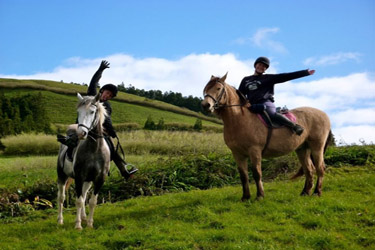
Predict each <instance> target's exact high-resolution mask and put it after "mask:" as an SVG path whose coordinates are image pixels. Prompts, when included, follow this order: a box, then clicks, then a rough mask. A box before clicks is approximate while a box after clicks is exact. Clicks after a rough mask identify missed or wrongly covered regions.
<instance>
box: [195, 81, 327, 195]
mask: <svg viewBox="0 0 375 250" xmlns="http://www.w3.org/2000/svg"><path fill="white" fill-rule="evenodd" d="M226 77H227V74H226V75H225V76H223V77H222V78H219V77H214V76H212V77H211V80H210V81H209V82H208V83H207V85H206V87H205V88H204V100H203V101H202V107H203V108H204V109H205V110H207V111H210V112H211V113H215V114H217V115H218V116H219V117H221V119H222V120H223V122H224V140H225V143H226V145H227V146H228V147H229V148H230V150H231V151H232V154H233V157H234V159H235V161H236V163H237V166H238V170H239V173H240V177H241V182H242V188H243V195H242V200H243V201H244V200H248V199H250V190H249V176H248V165H247V160H248V158H250V162H251V170H252V172H253V178H254V180H255V183H256V187H257V198H258V199H260V198H263V197H264V190H263V183H262V170H261V160H262V157H265V158H268V157H277V156H282V155H286V154H288V153H290V152H292V151H296V153H297V155H298V158H299V161H300V162H301V165H302V167H301V168H300V170H299V171H298V173H297V174H296V175H295V176H294V177H298V176H301V175H303V174H304V175H305V177H306V181H305V186H304V188H303V190H302V193H301V195H309V194H310V191H311V189H312V187H313V172H314V170H315V171H316V173H317V176H318V177H317V183H316V186H315V191H314V193H315V194H317V195H319V196H320V195H321V193H322V182H323V175H324V170H325V165H324V152H325V148H326V146H327V142H328V141H330V140H331V136H332V134H331V125H330V121H329V118H328V116H327V114H326V113H324V112H323V111H320V110H318V109H315V108H310V107H301V108H296V109H293V110H291V112H292V113H293V114H294V115H295V116H296V118H297V122H298V124H300V125H301V126H303V127H304V132H303V133H302V135H300V136H298V135H296V134H294V133H293V132H292V130H290V129H289V128H279V129H274V130H273V131H272V136H271V138H270V139H269V140H268V139H267V137H268V128H267V127H266V126H265V125H264V124H263V123H262V122H261V121H260V119H259V118H258V117H257V115H256V114H254V113H252V112H250V111H249V109H248V107H249V106H250V105H251V104H249V103H248V102H247V101H246V100H245V99H244V97H243V96H242V95H241V94H239V93H238V92H237V90H236V89H235V88H233V87H232V86H229V85H228V84H226V83H225V79H226Z"/></svg>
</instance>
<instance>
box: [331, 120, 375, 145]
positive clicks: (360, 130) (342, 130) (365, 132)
mask: <svg viewBox="0 0 375 250" xmlns="http://www.w3.org/2000/svg"><path fill="white" fill-rule="evenodd" d="M332 133H333V135H334V136H335V139H336V142H337V144H338V145H351V144H359V145H360V144H361V143H362V142H363V143H366V144H375V126H368V125H359V126H346V127H338V128H333V129H332Z"/></svg>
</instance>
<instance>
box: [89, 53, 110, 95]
mask: <svg viewBox="0 0 375 250" xmlns="http://www.w3.org/2000/svg"><path fill="white" fill-rule="evenodd" d="M106 68H109V62H107V61H105V60H103V61H102V62H101V63H100V66H99V69H98V70H97V71H96V72H95V74H94V75H93V76H92V78H91V81H90V84H89V87H88V89H87V95H92V96H94V95H96V94H97V92H96V88H97V86H98V83H99V80H100V78H102V73H103V71H104V70H105V69H106Z"/></svg>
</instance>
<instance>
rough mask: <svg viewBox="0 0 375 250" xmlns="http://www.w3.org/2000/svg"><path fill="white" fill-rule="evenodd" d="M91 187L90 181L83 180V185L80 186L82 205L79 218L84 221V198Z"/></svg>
mask: <svg viewBox="0 0 375 250" xmlns="http://www.w3.org/2000/svg"><path fill="white" fill-rule="evenodd" d="M90 188H91V182H84V183H83V187H82V196H83V202H84V203H83V207H82V210H81V220H82V221H86V206H85V204H86V198H87V193H88V191H89V190H90Z"/></svg>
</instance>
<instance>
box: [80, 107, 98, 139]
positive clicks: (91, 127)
mask: <svg viewBox="0 0 375 250" xmlns="http://www.w3.org/2000/svg"><path fill="white" fill-rule="evenodd" d="M91 105H93V106H95V107H97V106H96V105H95V104H91ZM97 111H98V110H96V111H95V119H94V120H93V121H92V123H91V125H90V127H87V126H86V125H85V124H82V123H80V124H78V128H79V127H84V128H86V129H87V131H88V133H87V136H89V137H90V138H91V139H93V140H94V141H96V139H95V138H94V137H93V136H91V135H90V134H92V135H94V136H95V137H96V138H103V137H104V136H102V135H99V134H97V133H95V132H93V131H91V130H92V129H93V128H94V126H95V125H96V124H97V123H98V119H99V117H98V116H97Z"/></svg>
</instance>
